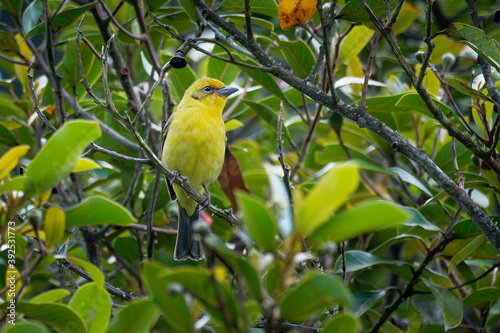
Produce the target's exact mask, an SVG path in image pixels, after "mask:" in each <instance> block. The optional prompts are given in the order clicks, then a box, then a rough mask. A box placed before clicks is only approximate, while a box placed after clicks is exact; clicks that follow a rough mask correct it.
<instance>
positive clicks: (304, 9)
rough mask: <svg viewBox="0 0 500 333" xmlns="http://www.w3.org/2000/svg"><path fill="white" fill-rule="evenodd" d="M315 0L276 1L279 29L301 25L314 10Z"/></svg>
mask: <svg viewBox="0 0 500 333" xmlns="http://www.w3.org/2000/svg"><path fill="white" fill-rule="evenodd" d="M316 4H317V1H316V0H280V2H279V3H278V17H279V20H280V25H281V29H283V30H285V31H286V30H289V29H290V27H295V26H297V25H301V24H302V23H304V22H305V21H307V20H308V19H309V18H310V17H311V16H312V15H313V14H314V12H316Z"/></svg>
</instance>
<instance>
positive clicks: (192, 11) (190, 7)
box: [179, 0, 199, 22]
mask: <svg viewBox="0 0 500 333" xmlns="http://www.w3.org/2000/svg"><path fill="white" fill-rule="evenodd" d="M179 3H180V4H181V6H182V8H184V11H185V12H186V14H187V16H189V19H190V20H191V21H193V22H199V18H198V12H197V11H196V7H195V5H194V3H193V2H192V1H190V0H179Z"/></svg>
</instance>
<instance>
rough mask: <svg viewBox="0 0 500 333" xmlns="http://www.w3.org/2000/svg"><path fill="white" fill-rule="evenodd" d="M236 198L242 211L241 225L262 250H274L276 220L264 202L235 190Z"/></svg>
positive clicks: (275, 243)
mask: <svg viewBox="0 0 500 333" xmlns="http://www.w3.org/2000/svg"><path fill="white" fill-rule="evenodd" d="M236 199H237V202H238V207H239V209H240V210H241V212H242V217H241V218H242V222H243V226H244V227H245V228H246V229H247V230H248V233H249V235H250V237H252V239H253V241H254V242H255V243H256V244H257V245H258V246H259V247H260V248H262V249H263V250H264V251H271V252H272V251H274V250H276V245H277V242H276V235H277V227H276V221H275V220H274V218H273V216H272V215H271V212H270V211H269V209H268V208H267V207H266V205H265V203H264V202H263V201H262V200H261V199H259V198H257V197H254V196H251V195H249V194H247V193H245V192H237V193H236Z"/></svg>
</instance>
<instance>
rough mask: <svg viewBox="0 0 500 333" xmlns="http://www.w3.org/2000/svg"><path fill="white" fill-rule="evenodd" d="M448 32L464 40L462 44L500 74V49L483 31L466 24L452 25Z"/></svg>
mask: <svg viewBox="0 0 500 333" xmlns="http://www.w3.org/2000/svg"><path fill="white" fill-rule="evenodd" d="M447 32H448V33H449V34H452V35H458V36H460V37H462V38H464V39H465V41H462V43H464V44H467V45H468V46H470V47H471V48H472V49H473V50H474V51H475V52H476V53H478V54H479V55H480V56H481V57H483V58H484V60H486V61H487V62H488V63H489V64H490V65H492V66H493V67H495V68H496V70H497V71H499V72H500V48H499V46H498V44H497V43H495V41H494V40H489V39H488V37H486V34H485V33H484V31H483V30H481V29H479V28H476V27H473V26H470V25H467V24H464V23H452V28H451V29H448V30H447Z"/></svg>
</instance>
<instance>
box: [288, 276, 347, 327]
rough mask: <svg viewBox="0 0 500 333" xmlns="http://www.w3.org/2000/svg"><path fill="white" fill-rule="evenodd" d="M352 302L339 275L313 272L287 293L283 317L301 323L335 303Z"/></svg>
mask: <svg viewBox="0 0 500 333" xmlns="http://www.w3.org/2000/svg"><path fill="white" fill-rule="evenodd" d="M350 303H351V297H350V295H349V293H348V291H347V289H346V287H345V285H344V284H343V283H342V280H341V279H340V278H339V277H338V276H331V275H325V274H321V273H317V272H312V273H308V274H307V275H305V276H303V277H302V278H301V280H300V281H299V283H297V285H296V286H294V287H293V288H292V289H291V290H289V291H288V292H287V293H286V294H285V296H284V297H283V301H282V302H281V304H280V308H281V318H282V319H285V320H287V321H289V322H291V323H300V322H302V321H304V320H306V319H308V318H309V317H311V316H312V315H314V314H319V313H322V312H323V311H325V309H326V308H329V307H332V306H333V305H335V304H339V305H343V306H348V305H349V304H350Z"/></svg>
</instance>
